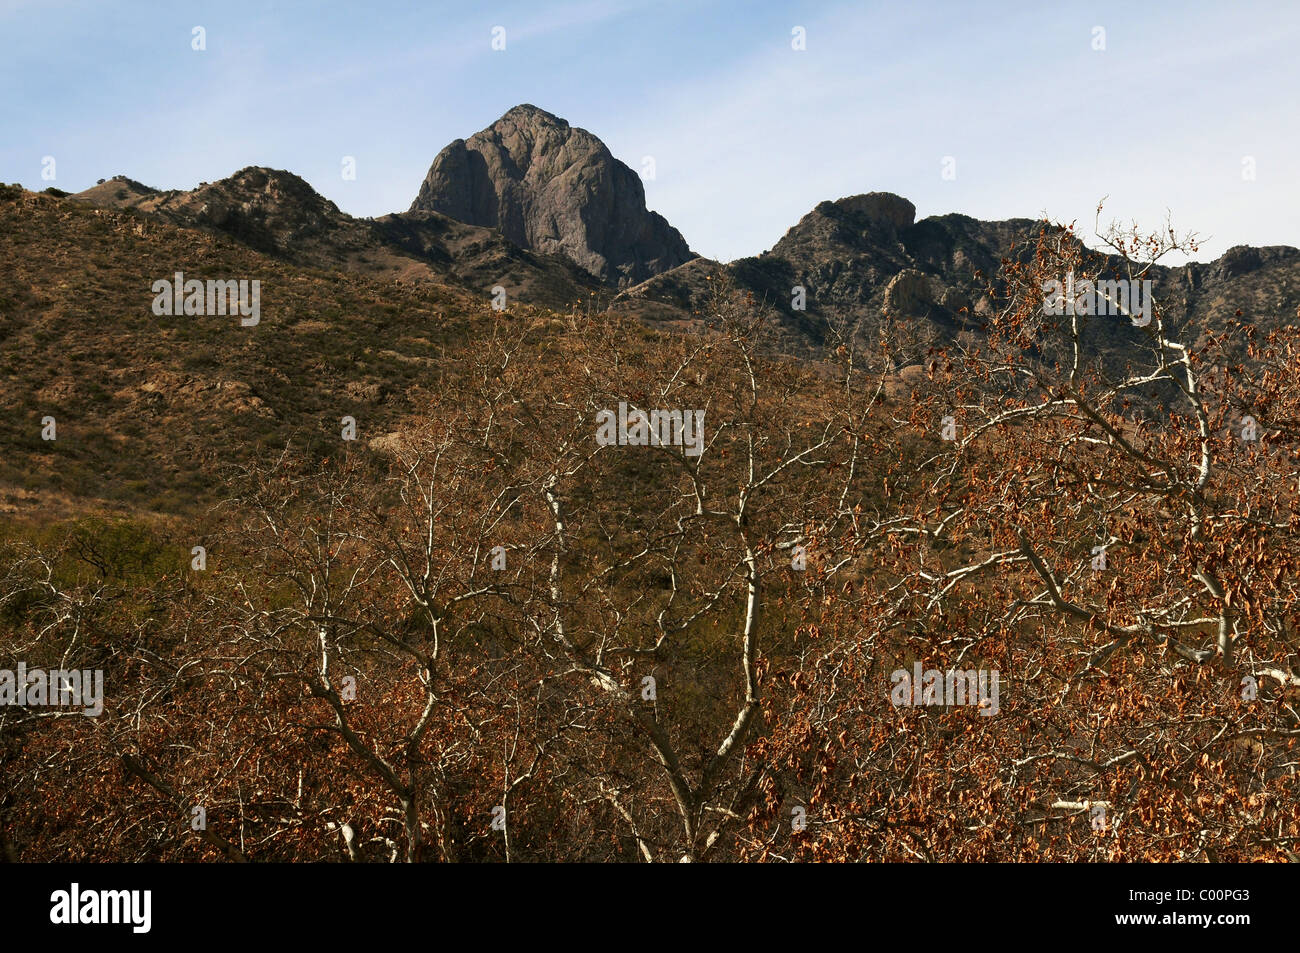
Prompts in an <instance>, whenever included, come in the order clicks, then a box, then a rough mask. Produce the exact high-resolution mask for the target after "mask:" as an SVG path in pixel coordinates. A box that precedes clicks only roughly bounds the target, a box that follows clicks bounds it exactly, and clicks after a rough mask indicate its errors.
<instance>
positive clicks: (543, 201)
mask: <svg viewBox="0 0 1300 953" xmlns="http://www.w3.org/2000/svg"><path fill="white" fill-rule="evenodd" d="M410 210H411V211H412V212H440V213H442V214H443V215H447V216H449V217H451V218H454V219H456V220H458V221H461V222H465V223H467V224H470V225H479V226H484V227H487V228H495V229H498V230H499V231H500V232H501V234H503V235H504V236H505V237H506V238H508V239H509V240H510V241H512V242H514V243H515V244H517V245H519V246H520V247H522V248H527V249H530V250H534V251H538V252H542V253H544V254H558V255H562V256H564V257H565V258H568V259H569V260H570V261H572V262H574V263H575V264H577V265H578V266H579V267H580V268H582V269H583V270H584V271H586V272H588V273H589V274H591V275H593V276H595V277H596V278H597V279H599V280H600V281H601V282H603V283H605V284H607V285H609V286H611V287H617V288H622V287H627V286H629V285H633V284H636V283H638V282H641V281H645V280H646V279H647V278H651V277H653V276H654V275H657V274H660V273H661V272H665V271H668V270H669V269H671V268H676V267H677V266H678V265H681V264H683V263H685V262H687V261H689V260H690V259H692V258H694V257H695V255H694V254H693V253H692V252H691V250H690V248H689V247H688V246H687V244H686V241H685V239H683V238H682V236H681V234H680V233H679V232H678V231H677V229H675V228H673V227H672V226H671V225H669V224H668V222H667V221H666V220H665V219H664V218H663V216H661V215H659V214H657V213H655V212H652V211H650V210H649V209H647V208H646V204H645V188H644V187H643V186H642V184H641V179H640V177H639V176H638V175H637V174H636V173H635V172H633V171H632V169H630V168H628V166H626V165H625V164H623V163H622V162H620V161H619V160H617V159H615V158H614V156H613V155H611V154H610V151H609V149H607V148H606V147H605V144H604V143H603V142H601V141H600V140H599V139H597V138H596V137H595V136H593V135H592V134H591V133H589V132H587V131H586V130H585V129H578V128H576V127H574V126H570V125H569V124H568V123H567V122H565V121H564V120H563V119H560V118H558V117H556V116H553V115H551V114H550V113H548V112H546V111H545V110H542V109H538V108H537V107H536V106H530V105H523V106H516V107H515V108H514V109H511V110H510V111H509V112H507V113H506V114H505V115H504V116H502V117H501V118H500V119H498V120H497V121H496V122H494V123H493V124H492V125H491V126H489V127H488V128H486V129H484V130H483V131H481V132H477V133H475V134H474V135H472V136H470V137H469V139H457V140H456V141H455V142H453V143H451V144H450V145H449V146H447V147H446V148H445V149H443V150H442V152H440V153H439V154H438V156H437V158H435V159H434V160H433V165H432V166H431V167H430V169H429V173H428V175H426V176H425V179H424V183H423V184H422V185H421V186H420V192H419V195H418V196H417V197H416V199H415V201H414V202H413V203H412V204H411V209H410Z"/></svg>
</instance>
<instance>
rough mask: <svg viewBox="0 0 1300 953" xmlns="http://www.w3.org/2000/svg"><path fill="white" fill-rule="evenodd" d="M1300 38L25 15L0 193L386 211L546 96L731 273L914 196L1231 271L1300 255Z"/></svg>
mask: <svg viewBox="0 0 1300 953" xmlns="http://www.w3.org/2000/svg"><path fill="white" fill-rule="evenodd" d="M200 27H201V28H202V32H201V34H200V35H201V37H202V40H203V43H202V44H201V45H202V46H203V47H204V48H203V49H195V48H194V47H195V46H196V45H200V44H199V43H198V38H197V37H196V33H195V31H196V28H200ZM496 28H502V29H501V30H497V29H496ZM494 31H495V32H494ZM502 31H504V32H502ZM800 31H801V32H800ZM494 36H495V37H496V38H497V40H498V42H497V44H496V45H497V46H501V45H502V44H501V42H500V39H501V38H504V49H494V48H493V45H494V44H493V40H494ZM800 37H802V43H800V42H799V40H800ZM800 45H802V47H803V48H802V49H798V48H796V47H798V46H800ZM1297 49H1300V2H1296V0H1289V2H1273V3H1250V2H1238V0H1233V2H1231V3H1221V2H1204V3H1202V2H1184V3H1135V2H1131V0H1130V2H1125V3H1086V2H1085V3H1065V4H1043V3H1035V2H1024V3H1011V2H1006V3H977V2H973V0H972V2H960V0H956V2H923V0H907V2H888V3H875V2H850V3H835V2H823V3H811V2H808V3H778V2H765V0H753V2H723V0H717V2H710V0H686V2H676V0H567V2H560V3H547V2H544V0H531V2H518V3H494V2H476V0H460V2H456V3H440V2H439V3H421V4H417V3H395V2H387V0H368V2H364V3H362V2H348V3H306V2H303V3H297V2H284V0H275V2H268V3H247V2H242V0H222V2H219V3H201V2H186V0H175V2H159V3H154V2H127V3H123V4H113V5H110V4H104V3H102V2H65V0H0V181H4V182H20V183H22V184H23V185H25V186H26V187H28V188H30V189H42V188H45V187H47V186H55V187H57V188H60V189H64V190H66V191H70V192H75V191H80V190H81V189H84V188H87V187H89V186H91V185H93V184H95V182H96V181H97V180H98V179H101V178H107V177H110V176H112V175H115V174H124V175H127V176H130V177H131V178H133V179H138V180H140V181H142V182H144V183H145V184H147V185H151V186H153V187H155V188H164V189H166V188H177V189H190V188H193V187H195V186H196V185H198V184H199V183H200V182H209V181H215V180H217V179H221V178H224V177H226V176H228V175H230V174H232V173H233V172H235V171H237V170H238V169H241V168H243V167H245V166H249V165H261V166H269V167H272V168H280V169H288V170H290V171H292V172H295V173H297V174H298V175H301V176H302V177H303V178H304V179H306V180H307V181H308V182H309V183H311V185H312V186H313V187H314V188H315V189H316V190H317V191H318V192H320V193H321V194H323V195H324V196H326V197H327V198H329V199H331V200H333V201H334V202H335V203H336V204H337V205H338V206H339V208H341V209H342V210H343V211H345V212H348V213H350V214H352V215H356V216H366V215H382V214H385V213H387V212H394V211H403V210H405V209H406V208H408V207H409V206H410V203H411V201H412V200H413V199H414V197H415V194H416V192H417V190H418V189H419V185H420V182H421V180H422V179H423V177H424V174H425V172H426V171H427V170H428V167H429V165H430V164H431V162H432V161H433V158H434V156H436V155H437V153H438V152H439V151H440V150H441V149H442V148H443V146H445V145H446V144H447V143H449V142H451V141H452V140H453V139H457V138H467V137H468V136H470V135H471V134H473V133H474V132H476V131H478V130H479V129H482V128H484V127H485V126H488V125H490V124H491V123H492V122H493V121H494V120H496V119H497V118H498V117H499V116H500V115H501V114H502V113H504V112H505V111H506V110H507V109H509V108H510V107H511V106H514V105H517V104H519V103H524V102H527V103H532V104H534V105H536V106H540V107H541V108H543V109H546V110H548V111H550V112H552V113H555V114H556V115H558V116H560V117H562V118H564V119H566V120H568V121H569V122H570V123H571V124H572V125H574V126H579V127H582V128H584V129H587V130H589V131H591V132H592V133H594V134H595V135H596V136H598V137H600V138H601V139H602V140H603V141H604V142H605V143H606V145H608V146H609V148H610V151H611V152H613V154H614V155H615V156H616V157H618V158H619V159H621V160H623V161H624V162H626V163H627V164H628V165H629V166H631V167H632V168H633V169H635V170H637V171H638V172H642V173H643V179H645V187H646V201H647V204H648V205H649V206H650V207H651V208H652V209H654V210H656V211H658V212H660V213H661V214H663V215H664V216H665V217H666V218H667V219H668V221H669V222H671V223H672V224H673V225H675V226H676V227H677V228H678V229H679V230H680V231H681V233H682V234H683V235H684V236H685V238H686V240H687V242H688V243H689V244H690V246H691V248H692V249H693V250H694V251H695V252H697V253H699V254H703V255H706V256H708V257H711V258H718V259H721V260H724V261H728V260H732V259H735V258H738V257H743V256H745V255H753V254H758V253H759V252H761V251H764V250H766V249H768V248H770V247H771V246H772V245H774V244H775V243H776V242H777V241H778V240H779V239H780V238H781V236H782V235H783V234H784V233H785V231H786V230H787V229H788V228H790V227H791V226H793V225H794V224H795V223H796V222H797V221H798V220H799V219H800V218H801V217H802V216H803V215H805V214H807V213H808V212H809V211H810V210H811V209H812V208H813V207H814V206H815V205H817V203H818V202H821V201H824V200H826V199H837V198H841V197H843V196H846V195H855V194H859V193H862V192H871V191H888V192H895V193H897V194H899V195H902V196H904V197H906V198H908V199H910V200H911V201H912V202H913V203H914V204H915V205H916V207H917V217H918V218H922V217H925V216H927V215H941V214H946V213H949V212H961V213H963V214H966V215H971V216H974V217H976V218H983V219H1005V218H1014V217H1028V218H1034V217H1040V216H1045V217H1047V218H1050V219H1052V220H1054V221H1062V222H1071V221H1076V222H1077V223H1078V227H1079V229H1080V234H1081V235H1082V237H1084V238H1085V240H1087V239H1088V238H1089V236H1091V235H1092V234H1093V232H1094V224H1095V221H1096V218H1097V212H1096V210H1097V206H1098V204H1099V202H1101V201H1102V200H1103V199H1105V206H1104V209H1103V212H1102V216H1101V223H1102V225H1103V226H1104V225H1106V224H1108V223H1110V222H1112V221H1119V222H1120V223H1122V224H1128V223H1130V222H1136V223H1137V224H1138V225H1139V226H1141V227H1142V228H1143V229H1145V230H1150V229H1155V228H1163V227H1164V224H1165V222H1166V220H1167V219H1170V220H1172V223H1173V225H1174V227H1175V228H1176V229H1177V230H1178V231H1179V232H1180V233H1182V232H1185V231H1189V230H1190V231H1195V232H1196V233H1198V234H1199V235H1200V236H1201V238H1202V244H1201V251H1200V253H1198V254H1197V255H1196V256H1195V257H1196V258H1197V259H1199V260H1209V259H1212V258H1215V257H1217V256H1218V255H1220V254H1222V253H1223V252H1224V251H1225V250H1226V249H1228V248H1230V247H1232V246H1233V245H1242V244H1251V245H1300V214H1297V213H1298V212H1300V122H1298V121H1297V120H1298V119H1300V56H1298V55H1297V53H1296V51H1297ZM345 156H350V157H353V159H354V160H355V178H354V179H348V178H345V177H344V174H343V167H344V157H345ZM47 157H52V158H53V159H54V163H53V164H52V165H51V164H50V163H49V162H48V161H47ZM646 157H652V158H653V178H650V177H649V176H648V175H646V174H644V173H645V172H646V170H647V168H648V163H647V162H646ZM51 171H52V172H53V175H54V178H53V179H52V180H51V179H46V178H42V175H43V174H46V175H48V174H50V172H51ZM1091 243H1092V244H1096V243H1095V242H1091ZM1171 261H1176V259H1171Z"/></svg>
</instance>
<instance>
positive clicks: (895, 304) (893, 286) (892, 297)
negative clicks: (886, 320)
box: [884, 268, 935, 317]
mask: <svg viewBox="0 0 1300 953" xmlns="http://www.w3.org/2000/svg"><path fill="white" fill-rule="evenodd" d="M934 303H935V300H934V292H933V291H932V290H931V288H930V280H929V279H928V278H926V276H925V275H924V274H922V273H921V272H919V271H917V270H916V269H915V268H904V269H903V270H902V271H900V272H899V273H898V274H896V275H894V277H893V278H891V279H890V280H889V284H887V285H885V302H884V310H885V313H886V314H889V315H895V316H898V317H909V316H915V317H923V316H924V315H925V314H926V312H928V311H929V310H930V308H931V306H932V305H933V304H934Z"/></svg>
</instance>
